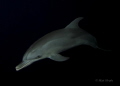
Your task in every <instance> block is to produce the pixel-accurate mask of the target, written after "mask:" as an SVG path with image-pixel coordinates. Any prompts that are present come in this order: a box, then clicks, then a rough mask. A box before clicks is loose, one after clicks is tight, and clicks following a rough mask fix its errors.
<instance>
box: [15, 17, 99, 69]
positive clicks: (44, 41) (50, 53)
mask: <svg viewBox="0 0 120 86" xmlns="http://www.w3.org/2000/svg"><path fill="white" fill-rule="evenodd" d="M82 19H83V17H79V18H76V19H75V20H73V21H72V22H71V23H70V24H69V25H67V26H66V27H65V28H63V29H59V30H55V31H53V32H50V33H48V34H46V35H45V36H43V37H42V38H40V39H39V40H37V41H36V42H35V43H33V45H32V46H31V47H30V48H29V49H28V50H27V51H26V53H25V54H24V56H23V60H22V62H21V63H20V64H19V65H17V66H16V71H18V70H20V69H22V68H25V67H27V66H28V65H30V64H32V63H33V62H35V61H38V60H41V59H45V58H50V59H52V60H54V61H66V60H67V59H69V57H65V56H62V55H60V54H59V53H60V52H62V51H65V50H68V49H70V48H72V47H75V46H78V45H82V44H84V45H90V46H92V47H94V48H98V46H97V41H96V38H95V37H94V36H92V35H91V34H89V33H88V32H86V31H84V30H83V29H81V28H80V27H79V26H78V23H79V21H80V20H82Z"/></svg>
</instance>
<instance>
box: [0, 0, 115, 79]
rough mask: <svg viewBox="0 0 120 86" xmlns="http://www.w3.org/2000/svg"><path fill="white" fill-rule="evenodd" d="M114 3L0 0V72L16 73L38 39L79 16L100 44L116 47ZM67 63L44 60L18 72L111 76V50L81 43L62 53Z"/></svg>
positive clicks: (68, 0) (83, 25) (81, 0)
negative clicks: (114, 45) (113, 21)
mask: <svg viewBox="0 0 120 86" xmlns="http://www.w3.org/2000/svg"><path fill="white" fill-rule="evenodd" d="M111 13H112V11H111V5H110V4H109V3H108V2H105V1H96V0H78V1H77V0H24V1H21V0H17V1H14V0H3V1H0V71H2V72H16V71H15V66H16V65H18V64H19V63H20V62H21V61H22V57H23V54H24V53H25V51H26V50H27V49H28V48H29V46H30V45H31V44H32V43H34V42H35V41H36V40H37V39H39V38H40V37H42V36H43V35H45V34H47V33H49V32H51V31H53V30H57V29H61V28H64V27H65V26H66V25H68V24H69V23H70V22H71V21H72V20H74V19H75V18H77V17H81V16H82V17H84V19H83V20H82V21H80V23H79V26H80V27H81V28H83V29H84V30H86V31H88V32H89V33H91V34H92V35H94V36H95V37H96V39H97V41H98V46H99V47H101V48H104V49H108V50H113V45H112V40H111V39H112V35H111V34H112V33H113V32H112V17H111ZM61 54H62V55H64V56H69V57H70V59H69V60H68V61H65V62H60V63H59V62H55V61H53V60H50V59H44V60H41V61H38V62H35V63H33V64H32V65H30V66H28V67H26V68H24V69H22V70H20V71H18V72H42V73H44V72H46V71H49V72H50V71H52V72H53V71H57V72H59V71H60V72H65V73H70V74H73V73H77V74H80V75H84V76H87V77H89V79H90V80H92V79H93V80H94V78H111V77H112V72H113V61H112V51H102V50H99V49H94V48H92V47H90V46H85V45H81V46H78V47H75V48H73V49H70V50H67V51H65V52H62V53H61Z"/></svg>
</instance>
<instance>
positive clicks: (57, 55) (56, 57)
mask: <svg viewBox="0 0 120 86" xmlns="http://www.w3.org/2000/svg"><path fill="white" fill-rule="evenodd" d="M49 58H50V59H52V60H54V61H66V60H68V59H69V57H65V56H62V55H60V54H54V55H51V56H49Z"/></svg>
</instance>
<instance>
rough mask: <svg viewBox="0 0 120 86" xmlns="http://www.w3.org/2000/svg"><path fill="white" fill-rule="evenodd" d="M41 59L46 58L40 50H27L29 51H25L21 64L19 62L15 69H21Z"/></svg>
mask: <svg viewBox="0 0 120 86" xmlns="http://www.w3.org/2000/svg"><path fill="white" fill-rule="evenodd" d="M41 59H44V56H42V55H41V54H40V52H39V51H38V50H33V51H31V52H27V53H25V55H24V57H23V60H22V62H21V63H20V64H18V65H17V66H16V67H15V69H16V71H19V70H21V69H23V68H25V67H27V66H29V65H30V64H32V63H33V62H36V61H38V60H41Z"/></svg>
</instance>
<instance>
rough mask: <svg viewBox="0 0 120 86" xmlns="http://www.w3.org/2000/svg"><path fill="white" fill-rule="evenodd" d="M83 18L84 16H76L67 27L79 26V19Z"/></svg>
mask: <svg viewBox="0 0 120 86" xmlns="http://www.w3.org/2000/svg"><path fill="white" fill-rule="evenodd" d="M82 19H83V17H78V18H76V19H75V20H73V21H72V22H71V23H70V24H69V25H67V26H66V27H65V29H69V28H73V29H74V28H79V26H78V23H79V21H80V20H82Z"/></svg>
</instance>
